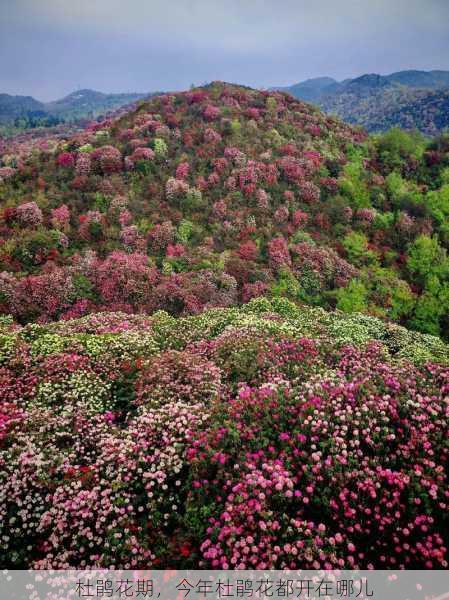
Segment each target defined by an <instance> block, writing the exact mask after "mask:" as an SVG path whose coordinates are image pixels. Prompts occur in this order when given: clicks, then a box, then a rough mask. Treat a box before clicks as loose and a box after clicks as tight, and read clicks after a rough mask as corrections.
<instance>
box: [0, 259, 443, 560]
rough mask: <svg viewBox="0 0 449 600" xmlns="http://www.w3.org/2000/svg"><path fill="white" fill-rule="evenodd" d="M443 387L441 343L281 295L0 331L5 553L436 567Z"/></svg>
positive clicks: (1, 326) (7, 326) (0, 547)
mask: <svg viewBox="0 0 449 600" xmlns="http://www.w3.org/2000/svg"><path fill="white" fill-rule="evenodd" d="M125 256H128V255H125ZM129 256H132V255H129ZM122 258H123V260H124V257H116V259H117V260H121V259H122ZM128 260H130V261H131V262H130V263H129V267H130V268H131V267H132V265H133V264H134V263H138V262H139V258H138V257H135V256H134V257H132V258H129V259H128ZM142 266H143V265H141V268H142ZM128 270H130V269H128ZM117 293H120V287H119V286H118V288H117ZM448 391H449V349H448V347H447V346H446V345H445V344H444V343H443V342H441V341H440V340H438V338H433V337H432V336H429V335H423V334H418V333H416V332H409V331H407V330H406V329H404V328H402V327H399V326H394V325H389V324H387V323H385V322H383V321H381V320H379V319H375V318H372V317H368V316H362V315H345V314H342V313H326V312H325V311H324V310H322V309H319V308H307V307H302V308H300V307H298V306H296V305H295V304H293V303H290V302H288V301H286V300H285V299H275V300H272V301H269V300H268V299H266V298H257V299H256V300H252V301H251V302H250V303H249V304H248V305H245V306H243V307H241V308H240V309H236V308H229V309H213V310H210V311H206V312H203V313H202V314H200V315H197V316H194V317H192V316H189V317H184V318H177V319H176V318H173V317H171V316H169V315H168V314H167V313H165V312H162V311H159V312H156V313H154V314H153V315H151V316H150V315H128V314H125V313H123V312H122V313H110V312H109V313H100V314H95V315H89V316H85V317H82V318H80V319H75V320H64V321H59V322H57V323H51V324H48V325H35V324H33V325H26V326H24V327H20V326H17V325H14V323H13V322H12V320H11V319H2V320H0V557H1V558H0V560H1V562H2V564H3V566H4V567H5V568H19V567H21V568H30V567H34V568H47V569H50V568H88V567H115V568H148V567H152V568H164V567H178V566H179V567H184V568H188V567H192V566H196V567H198V568H204V567H212V568H231V569H234V568H235V569H242V568H247V569H252V568H259V569H262V568H263V569H268V568H281V569H283V568H290V569H299V568H338V569H339V568H361V569H371V568H384V569H391V568H395V569H398V568H424V569H430V568H442V569H446V568H447V567H448V556H449V551H448V541H447V531H448V511H447V508H448V503H449V492H448V481H447V471H446V469H445V465H446V463H447V460H448V458H449V445H448V439H447V419H448V406H447V394H448Z"/></svg>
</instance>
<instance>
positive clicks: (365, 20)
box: [0, 0, 449, 102]
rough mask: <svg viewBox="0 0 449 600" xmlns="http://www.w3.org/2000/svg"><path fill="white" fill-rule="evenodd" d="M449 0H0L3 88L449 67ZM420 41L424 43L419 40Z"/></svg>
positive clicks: (141, 85)
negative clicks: (122, 0)
mask: <svg viewBox="0 0 449 600" xmlns="http://www.w3.org/2000/svg"><path fill="white" fill-rule="evenodd" d="M448 21H449V3H448V2H446V1H445V0H427V1H423V0H397V1H395V2H393V3H392V2H391V1H389V0H377V1H376V2H363V1H362V2H360V1H356V0H341V1H340V2H338V3H335V2H333V1H332V0H319V1H318V2H315V3H314V4H313V5H311V4H310V3H309V2H307V1H305V0H276V1H275V0H252V1H251V3H249V2H242V0H228V2H226V3H224V2H218V1H213V0H209V1H208V2H207V1H206V0H190V1H189V3H186V2H181V1H180V0H172V1H171V2H167V1H165V2H163V1H162V0H151V1H148V0H147V1H145V0H128V3H127V4H126V6H124V5H123V3H122V2H120V0H96V1H95V2H89V1H88V0H78V2H77V3H72V2H70V3H69V2H68V1H67V0H41V1H40V2H39V3H37V2H35V1H34V0H15V1H14V2H12V1H11V2H8V1H5V0H3V1H2V2H1V3H0V52H1V56H2V58H3V64H2V70H1V74H0V93H9V94H13V95H29V96H33V97H35V98H36V99H38V100H41V101H44V102H45V101H51V100H55V99H58V98H61V97H63V96H66V95H67V94H69V93H71V92H73V91H75V90H77V89H85V88H89V89H95V90H98V91H102V92H106V93H112V92H114V93H121V92H141V93H146V92H152V91H159V90H172V91H175V90H181V89H186V88H188V87H190V85H191V84H194V85H201V84H202V83H204V82H208V81H212V80H216V79H219V80H223V81H229V82H233V83H241V84H245V85H250V86H252V87H255V88H266V87H270V86H287V85H292V84H293V83H297V82H299V81H303V80H305V79H310V78H315V77H322V76H329V77H333V78H335V79H337V80H342V79H346V78H353V77H357V76H360V75H362V74H364V73H380V74H383V75H385V74H389V73H392V72H395V71H402V70H408V69H417V70H426V71H429V70H446V69H448V68H449V65H448V58H447V57H448V56H449V36H447V22H448ZM417 40H419V44H418V43H417Z"/></svg>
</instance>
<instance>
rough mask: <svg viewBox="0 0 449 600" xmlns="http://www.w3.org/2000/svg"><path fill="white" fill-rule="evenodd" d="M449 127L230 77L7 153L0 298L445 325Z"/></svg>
mask: <svg viewBox="0 0 449 600" xmlns="http://www.w3.org/2000/svg"><path fill="white" fill-rule="evenodd" d="M448 151H449V142H448V140H447V138H442V139H440V140H437V141H435V142H432V143H427V142H424V141H422V140H421V139H418V138H416V137H414V136H411V135H409V134H406V133H402V132H400V131H393V132H391V133H389V134H386V135H385V136H382V137H381V138H376V139H368V138H367V137H366V135H365V134H364V133H363V132H361V131H360V130H357V129H354V128H352V127H350V126H348V125H345V124H344V123H342V122H341V121H339V120H338V119H335V118H333V117H329V116H326V115H324V114H322V113H320V112H319V111H318V110H317V109H315V108H313V107H311V106H309V105H307V104H304V103H302V102H300V101H297V100H295V99H294V98H293V97H291V96H288V95H286V94H283V93H278V92H260V91H256V90H252V89H249V88H243V87H239V86H233V85H228V84H222V83H213V84H211V85H209V86H206V87H204V88H199V89H195V90H191V91H189V92H184V93H173V94H165V95H162V96H158V97H155V98H153V99H152V100H151V101H150V102H146V103H143V104H142V105H141V106H140V107H139V108H138V109H137V110H135V111H132V112H128V113H126V114H125V115H123V116H121V117H119V118H116V119H113V120H110V121H108V122H104V123H102V124H97V125H95V126H92V127H91V128H89V129H88V130H86V131H85V132H83V133H81V134H78V135H75V136H73V137H72V138H69V139H67V141H66V142H64V143H63V142H58V144H57V145H56V146H55V145H52V144H50V143H48V144H46V145H45V146H43V147H42V149H41V150H40V151H39V150H38V149H36V150H35V151H33V152H31V153H30V154H29V155H27V156H24V155H23V154H20V153H15V152H14V146H11V152H10V153H3V154H2V158H1V161H2V165H1V166H0V202H1V211H0V239H1V247H0V309H1V311H2V312H3V313H11V314H12V315H14V317H15V318H16V319H18V320H19V321H20V322H21V323H26V322H30V321H39V322H47V321H50V320H56V319H58V318H64V319H66V318H75V317H80V316H82V315H85V314H89V313H92V312H96V311H100V310H112V311H114V310H115V311H117V310H119V311H125V312H129V313H132V312H135V313H136V312H137V313H138V312H152V311H154V310H158V309H163V310H167V311H168V312H170V313H171V314H192V313H193V314H196V313H199V312H200V311H201V310H204V309H207V308H211V307H217V306H223V307H226V306H232V305H236V304H239V303H241V302H246V301H248V300H249V299H251V298H253V297H257V296H260V295H269V296H288V297H289V298H291V299H292V300H295V301H302V302H306V303H309V304H312V305H321V306H325V307H335V306H337V307H338V308H340V309H342V310H344V311H347V312H351V311H361V312H365V313H368V314H373V315H376V316H378V317H381V318H388V319H390V320H393V321H396V322H399V323H402V324H407V325H408V326H410V327H412V328H414V329H418V330H421V331H425V332H429V333H435V334H438V333H441V332H444V331H445V329H446V326H447V315H448V312H449V309H448V307H449V283H448V282H449V260H448V258H447V254H446V248H447V245H448V243H449V230H448V226H447V217H448V215H449V170H448V169H449V152H448Z"/></svg>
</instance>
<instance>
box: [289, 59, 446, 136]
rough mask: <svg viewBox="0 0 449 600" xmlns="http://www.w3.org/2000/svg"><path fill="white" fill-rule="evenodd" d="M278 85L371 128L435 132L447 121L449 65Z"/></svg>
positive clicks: (294, 94) (440, 129)
mask: <svg viewBox="0 0 449 600" xmlns="http://www.w3.org/2000/svg"><path fill="white" fill-rule="evenodd" d="M278 89H281V90H283V91H285V92H288V93H290V94H292V95H293V96H295V98H299V99H301V100H305V101H310V102H313V103H315V104H317V105H318V106H320V108H322V109H323V110H324V111H326V112H329V113H335V114H337V115H338V116H339V117H341V118H342V119H343V120H345V121H347V122H348V123H353V124H357V125H363V127H365V128H366V129H367V130H368V131H374V132H376V131H386V130H388V129H389V128H390V127H401V128H404V129H410V130H411V129H418V130H419V131H421V132H422V133H425V134H426V135H429V136H432V135H436V134H437V133H439V132H442V131H444V130H445V129H446V128H447V127H448V126H449V106H448V98H449V71H416V70H410V71H398V72H397V73H392V74H390V75H378V74H375V73H372V74H365V75H362V76H361V77H356V78H354V79H346V80H344V81H341V82H338V81H335V80H333V79H332V78H328V77H320V78H316V79H309V80H307V81H304V82H302V83H299V84H295V85H292V86H289V87H284V88H278Z"/></svg>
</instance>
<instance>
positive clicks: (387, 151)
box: [377, 127, 425, 170]
mask: <svg viewBox="0 0 449 600" xmlns="http://www.w3.org/2000/svg"><path fill="white" fill-rule="evenodd" d="M377 148H378V152H379V156H380V158H381V160H382V162H383V163H384V164H385V165H386V166H388V168H389V169H399V170H400V169H401V168H402V167H403V166H404V164H405V163H406V162H407V161H408V160H410V159H411V158H414V159H416V160H419V159H420V158H421V156H422V154H423V152H424V148H425V140H424V138H423V136H422V135H421V134H419V133H408V132H406V131H404V130H403V129H399V128H398V127H394V128H393V129H390V130H389V131H388V132H387V133H385V134H383V135H380V136H379V137H378V138H377Z"/></svg>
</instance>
